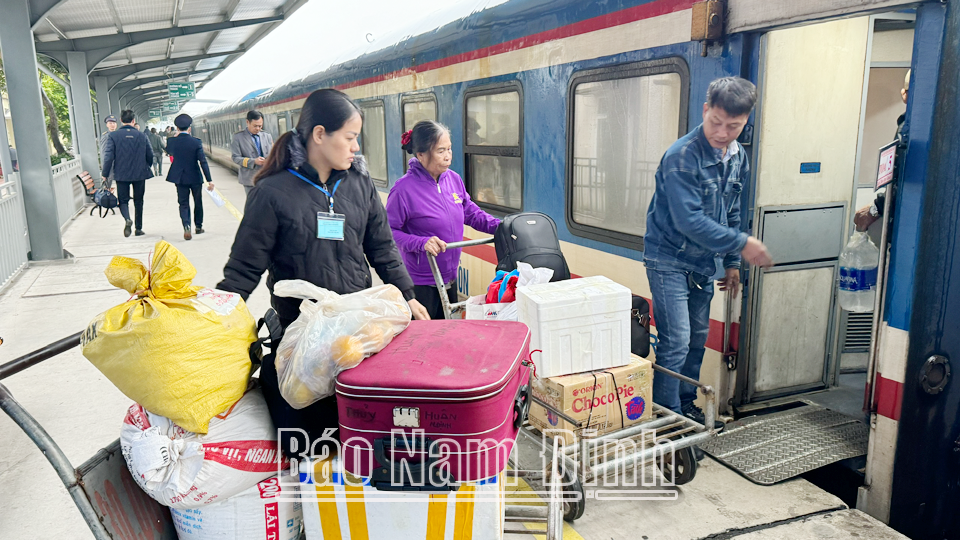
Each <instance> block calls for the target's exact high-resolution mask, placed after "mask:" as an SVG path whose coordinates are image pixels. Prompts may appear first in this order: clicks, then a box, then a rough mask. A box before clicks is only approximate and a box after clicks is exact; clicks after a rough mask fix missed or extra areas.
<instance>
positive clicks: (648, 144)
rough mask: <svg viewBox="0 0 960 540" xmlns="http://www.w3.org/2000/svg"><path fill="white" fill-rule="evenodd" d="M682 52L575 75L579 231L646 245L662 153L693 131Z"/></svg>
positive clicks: (574, 221)
mask: <svg viewBox="0 0 960 540" xmlns="http://www.w3.org/2000/svg"><path fill="white" fill-rule="evenodd" d="M688 81H689V75H688V70H687V66H686V63H684V62H683V60H680V59H674V58H671V59H665V60H656V61H652V62H641V63H638V64H630V65H627V66H617V67H615V68H612V69H611V68H606V69H603V70H596V71H590V72H585V73H583V74H579V75H576V76H575V77H574V79H573V81H572V82H571V92H570V113H569V116H568V119H569V120H568V125H571V126H572V129H571V130H570V133H568V142H567V144H568V154H567V155H568V159H567V224H568V226H569V227H570V230H571V232H573V233H574V234H576V235H578V236H585V237H589V238H595V239H598V240H602V241H604V242H608V243H612V244H617V245H622V246H626V247H631V248H639V249H642V246H643V235H644V233H645V232H646V221H647V207H648V206H649V205H650V199H651V198H653V193H654V190H655V188H656V180H655V176H656V172H657V165H658V164H659V162H660V158H661V157H663V153H664V152H665V151H666V150H667V148H669V147H670V145H671V144H673V142H674V141H676V140H677V138H678V137H679V136H682V135H683V134H684V133H685V132H686V127H687V113H686V111H687V102H688V94H689V84H688Z"/></svg>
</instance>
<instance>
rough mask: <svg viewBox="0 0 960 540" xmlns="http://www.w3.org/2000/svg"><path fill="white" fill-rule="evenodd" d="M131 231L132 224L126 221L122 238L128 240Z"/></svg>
mask: <svg viewBox="0 0 960 540" xmlns="http://www.w3.org/2000/svg"><path fill="white" fill-rule="evenodd" d="M131 230H133V222H132V221H130V220H129V219H128V220H127V221H126V223H125V224H124V226H123V236H124V237H126V238H129V237H130V231H131Z"/></svg>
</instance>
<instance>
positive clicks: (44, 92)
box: [40, 73, 70, 155]
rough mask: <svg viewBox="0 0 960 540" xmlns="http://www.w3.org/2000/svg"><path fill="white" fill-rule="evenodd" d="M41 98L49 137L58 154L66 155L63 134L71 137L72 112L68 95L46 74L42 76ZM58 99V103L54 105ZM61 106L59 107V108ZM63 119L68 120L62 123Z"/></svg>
mask: <svg viewBox="0 0 960 540" xmlns="http://www.w3.org/2000/svg"><path fill="white" fill-rule="evenodd" d="M40 97H41V98H42V99H43V113H44V114H43V116H44V117H45V119H46V121H47V135H49V136H50V141H51V142H53V149H54V150H55V151H56V153H57V154H58V155H59V154H66V153H67V149H66V148H64V147H63V141H62V140H61V139H60V136H61V134H62V135H65V136H66V137H70V110H69V107H68V105H67V93H66V91H65V90H64V89H63V87H62V86H60V83H58V82H57V81H55V80H53V78H51V77H49V76H48V75H46V74H45V73H41V74H40ZM54 99H56V101H57V103H56V104H55V103H54ZM58 105H59V106H58ZM61 119H63V120H66V121H65V122H62V123H61Z"/></svg>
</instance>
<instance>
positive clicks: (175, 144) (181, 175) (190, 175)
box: [167, 114, 214, 240]
mask: <svg viewBox="0 0 960 540" xmlns="http://www.w3.org/2000/svg"><path fill="white" fill-rule="evenodd" d="M173 123H174V124H175V125H176V126H177V130H178V131H179V133H178V135H177V136H176V137H170V138H169V139H167V153H169V154H170V157H171V158H173V163H171V164H170V171H169V172H167V182H172V183H173V184H174V185H176V186H177V204H179V205H180V223H181V224H183V239H184V240H190V239H192V238H193V234H191V233H190V196H191V195H193V224H194V226H195V228H194V232H195V234H203V232H204V231H203V195H202V193H201V187H202V186H203V177H201V176H200V173H201V171H202V172H203V176H204V177H206V178H207V189H208V190H210V191H213V188H214V185H213V176H212V175H211V174H210V166H209V165H208V164H207V156H206V154H204V153H203V141H201V140H200V139H198V138H196V137H194V136H193V135H191V134H190V126H191V125H192V124H193V118H191V117H190V115H189V114H181V115H179V116H177V117H176V118H175V119H174V120H173Z"/></svg>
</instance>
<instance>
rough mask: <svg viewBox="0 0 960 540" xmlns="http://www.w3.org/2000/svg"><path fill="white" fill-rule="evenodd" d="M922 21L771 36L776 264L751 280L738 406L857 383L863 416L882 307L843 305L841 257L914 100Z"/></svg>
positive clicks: (761, 230)
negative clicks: (908, 90) (876, 315)
mask: <svg viewBox="0 0 960 540" xmlns="http://www.w3.org/2000/svg"><path fill="white" fill-rule="evenodd" d="M913 25H914V22H913V15H912V14H911V13H910V12H902V13H893V14H882V15H874V16H868V17H858V18H850V19H841V20H836V21H829V22H824V23H818V24H813V25H807V26H800V27H795V28H786V29H782V30H775V31H772V32H769V33H767V34H765V35H764V36H763V37H762V38H761V53H760V59H759V61H760V66H759V67H760V77H761V81H760V89H761V96H760V102H759V109H758V117H757V126H758V128H757V130H756V131H757V134H758V137H757V151H756V154H755V156H754V159H755V163H754V165H755V167H754V170H755V171H756V173H755V183H754V186H753V190H752V193H753V201H752V208H753V226H754V231H755V234H757V235H758V236H759V237H760V238H761V239H762V240H763V242H764V243H765V244H767V246H768V247H769V249H770V251H771V254H772V255H773V257H774V260H775V261H776V263H777V264H776V266H774V267H773V268H769V269H765V270H761V271H754V275H752V276H751V277H750V283H749V286H750V294H749V295H748V296H747V300H746V304H745V306H744V308H745V310H744V313H745V320H744V322H745V324H744V330H743V331H744V334H743V335H742V336H741V337H742V338H743V339H742V340H741V343H743V344H744V347H743V350H742V351H741V358H743V359H744V360H745V362H744V363H743V365H742V366H741V368H740V369H739V370H738V381H737V386H736V396H735V404H736V405H737V406H738V409H739V410H749V409H751V408H756V406H758V405H761V404H764V403H768V402H777V401H782V400H783V399H784V398H785V399H789V398H790V397H792V396H798V395H804V396H807V397H810V398H813V396H816V395H817V394H818V393H823V392H824V391H828V392H829V391H832V390H833V389H836V388H845V387H850V388H851V389H852V390H851V392H850V399H848V400H845V401H844V402H843V403H839V402H838V403H836V404H835V405H836V406H837V407H838V408H839V409H841V410H842V411H843V412H847V413H850V414H852V415H861V416H862V414H861V412H860V411H861V409H862V405H863V394H864V387H865V385H866V371H867V367H868V366H867V363H868V359H869V345H870V330H871V328H872V320H873V313H872V312H871V313H849V312H846V311H843V310H841V309H840V307H839V305H838V304H837V295H836V291H837V285H836V284H837V279H838V273H839V256H840V252H841V251H842V249H843V246H844V245H845V244H846V242H847V239H848V238H849V236H850V234H851V233H852V232H853V230H854V224H853V216H854V213H855V212H856V210H857V209H858V208H862V207H864V206H870V203H872V202H873V198H874V189H873V186H874V184H875V180H876V177H877V164H878V155H879V149H880V148H881V147H882V146H884V145H885V144H887V143H889V142H891V141H892V140H893V139H894V137H895V136H896V133H897V129H898V118H899V117H900V115H902V114H903V113H904V111H905V108H906V106H905V104H904V101H903V99H902V97H901V90H902V89H903V86H904V76H905V75H906V73H907V71H908V70H909V67H910V57H911V54H912V48H913ZM881 223H882V220H879V221H877V223H876V224H875V225H874V226H872V227H871V229H870V233H871V236H872V237H873V238H874V242H875V243H877V244H879V241H880V239H879V233H878V232H877V231H878V230H879V226H880V224H881ZM848 375H851V376H854V377H847V376H848ZM853 387H856V388H853ZM751 405H752V407H751Z"/></svg>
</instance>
